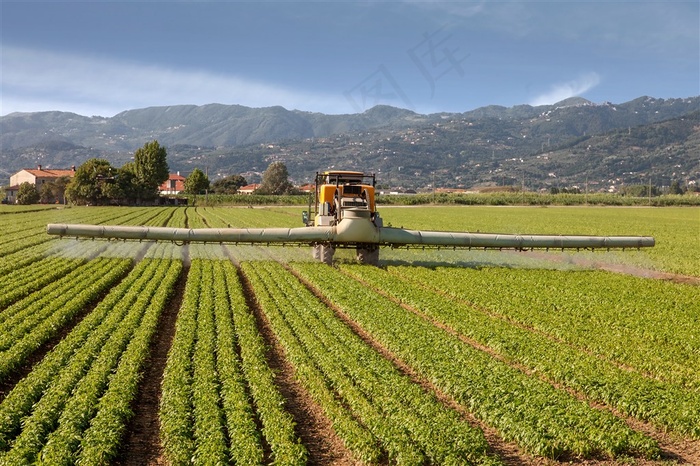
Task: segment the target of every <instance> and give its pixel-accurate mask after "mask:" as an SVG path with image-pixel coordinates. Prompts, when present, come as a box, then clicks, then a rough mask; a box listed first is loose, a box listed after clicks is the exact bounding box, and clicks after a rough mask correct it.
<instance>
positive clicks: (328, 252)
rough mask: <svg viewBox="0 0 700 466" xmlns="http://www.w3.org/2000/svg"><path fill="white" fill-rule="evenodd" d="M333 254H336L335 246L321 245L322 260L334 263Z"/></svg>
mask: <svg viewBox="0 0 700 466" xmlns="http://www.w3.org/2000/svg"><path fill="white" fill-rule="evenodd" d="M333 254H335V248H334V247H333V246H328V245H323V246H321V262H323V263H324V264H328V265H333Z"/></svg>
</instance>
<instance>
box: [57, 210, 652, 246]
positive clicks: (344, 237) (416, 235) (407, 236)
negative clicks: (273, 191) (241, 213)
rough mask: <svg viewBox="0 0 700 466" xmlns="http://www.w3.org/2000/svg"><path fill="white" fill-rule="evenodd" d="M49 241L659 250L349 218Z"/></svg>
mask: <svg viewBox="0 0 700 466" xmlns="http://www.w3.org/2000/svg"><path fill="white" fill-rule="evenodd" d="M47 232H48V234H50V235H58V236H69V237H82V238H113V239H123V240H153V241H174V242H182V243H192V242H198V243H250V244H269V243H281V244H293V243H299V244H309V245H313V244H317V243H320V244H328V245H332V246H333V247H346V246H358V245H364V246H366V247H373V248H376V247H379V246H390V247H402V246H412V245H413V246H437V247H439V246H444V247H455V248H485V249H549V248H552V249H599V248H605V249H610V248H644V247H652V246H654V238H652V237H648V236H557V235H503V234H489V233H466V232H447V231H418V230H405V229H402V228H391V227H377V226H375V225H374V224H373V223H372V222H371V221H370V220H369V219H368V218H363V217H362V216H358V217H355V218H353V217H350V216H346V217H345V219H344V220H343V221H342V222H340V223H338V224H337V225H333V226H314V227H301V228H202V229H188V228H167V227H146V226H102V225H67V224H49V225H48V226H47Z"/></svg>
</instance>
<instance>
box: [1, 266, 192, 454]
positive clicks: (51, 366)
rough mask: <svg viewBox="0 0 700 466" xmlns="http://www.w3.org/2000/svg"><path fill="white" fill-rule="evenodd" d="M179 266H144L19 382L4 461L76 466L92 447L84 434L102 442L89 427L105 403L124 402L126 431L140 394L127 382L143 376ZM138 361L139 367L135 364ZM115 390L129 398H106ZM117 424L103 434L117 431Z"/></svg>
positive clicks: (5, 430)
mask: <svg viewBox="0 0 700 466" xmlns="http://www.w3.org/2000/svg"><path fill="white" fill-rule="evenodd" d="M179 267H180V264H179V263H177V262H171V263H166V262H163V261H143V262H141V263H140V264H139V266H137V267H136V268H134V270H133V271H132V272H131V273H130V274H129V275H128V276H127V278H126V279H125V280H124V281H122V283H120V284H119V285H117V286H116V287H114V288H113V289H112V291H111V292H110V293H109V294H108V295H107V296H106V298H105V299H104V300H103V301H102V302H101V303H100V304H99V305H98V306H97V307H96V308H95V309H94V310H93V312H92V313H90V314H89V315H88V316H86V318H85V319H83V321H81V323H80V324H78V325H77V326H76V327H75V328H74V329H73V331H72V332H71V333H69V334H68V336H67V337H66V338H65V339H64V340H62V341H61V342H60V343H59V344H58V345H57V346H56V347H55V348H54V349H53V350H52V351H51V352H49V353H48V354H47V356H46V357H44V359H42V361H41V362H40V363H39V364H38V365H37V366H36V367H35V368H34V369H33V370H32V371H31V372H30V373H29V375H28V376H27V377H25V378H24V379H22V380H21V381H20V382H18V383H17V384H16V385H15V387H14V388H13V389H12V391H11V392H10V393H8V395H7V397H6V398H5V399H4V400H3V402H2V404H0V426H1V427H0V464H3V465H16V464H25V463H33V462H36V461H41V462H43V463H45V464H72V463H73V462H74V461H75V459H76V454H77V453H78V452H79V451H80V452H81V454H83V455H85V454H86V452H87V451H88V450H89V448H87V447H88V445H87V444H84V445H83V444H81V442H82V440H83V435H84V432H86V430H87V431H90V430H92V432H96V433H95V434H91V435H92V436H93V437H94V436H95V435H97V437H98V438H100V433H99V432H100V431H101V429H102V428H100V427H95V426H92V427H91V422H92V420H93V419H94V416H95V414H96V413H98V412H101V411H102V410H103V408H104V407H105V406H107V407H109V408H115V407H117V404H118V403H121V406H122V410H121V412H122V419H121V424H122V426H121V431H123V423H124V422H125V420H126V417H125V416H126V415H127V414H128V406H129V404H130V402H131V398H133V394H134V393H135V384H136V381H132V382H131V384H129V379H130V378H136V380H138V373H139V372H138V370H137V371H136V372H133V371H131V369H133V368H135V367H136V366H138V367H140V365H141V364H142V362H143V358H145V355H146V354H147V351H145V350H144V348H147V347H148V341H149V340H150V335H152V333H153V331H154V330H155V327H156V325H157V320H158V315H159V313H160V310H161V309H162V307H163V305H164V302H165V300H166V298H167V295H168V294H169V292H170V290H171V289H172V287H173V284H174V281H175V279H176V278H177V273H178V270H179ZM134 360H140V362H139V363H137V364H136V366H135V365H134ZM122 366H123V367H124V369H122V370H121V371H120V367H122ZM127 368H128V369H127ZM120 373H124V374H122V375H120ZM117 384H118V385H117ZM115 391H116V392H120V393H122V394H127V395H129V396H130V397H131V398H129V399H128V400H124V399H115V398H113V396H112V397H110V398H107V399H103V396H104V395H105V393H111V392H115ZM127 392H128V393H127ZM124 406H125V407H126V408H124ZM102 416H104V415H102ZM118 424H119V423H116V424H114V423H112V424H111V425H110V429H112V430H110V431H109V432H103V434H102V436H101V437H102V438H104V437H105V436H109V435H112V436H114V435H115V434H118V432H119V428H120V427H119V425H118ZM95 425H98V424H95ZM115 428H116V429H117V430H116V431H115V430H114V429H115ZM85 438H88V437H87V436H86V437H85ZM117 445H118V444H113V445H112V446H111V447H108V446H107V445H105V444H104V443H102V444H101V445H100V451H101V452H102V453H101V454H103V455H110V454H111V455H112V456H114V453H115V452H116V446H117ZM86 462H92V461H89V460H86Z"/></svg>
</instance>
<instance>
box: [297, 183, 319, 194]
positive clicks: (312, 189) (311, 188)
mask: <svg viewBox="0 0 700 466" xmlns="http://www.w3.org/2000/svg"><path fill="white" fill-rule="evenodd" d="M299 191H300V192H302V193H314V192H316V185H313V184H305V185H303V186H299Z"/></svg>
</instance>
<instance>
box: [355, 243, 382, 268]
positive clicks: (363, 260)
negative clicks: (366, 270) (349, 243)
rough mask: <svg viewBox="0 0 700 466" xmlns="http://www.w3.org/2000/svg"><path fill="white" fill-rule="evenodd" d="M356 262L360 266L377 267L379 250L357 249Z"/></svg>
mask: <svg viewBox="0 0 700 466" xmlns="http://www.w3.org/2000/svg"><path fill="white" fill-rule="evenodd" d="M357 261H358V262H359V263H360V264H367V265H374V266H377V265H379V248H372V249H366V248H360V247H358V248H357Z"/></svg>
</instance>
